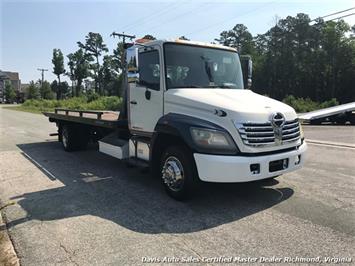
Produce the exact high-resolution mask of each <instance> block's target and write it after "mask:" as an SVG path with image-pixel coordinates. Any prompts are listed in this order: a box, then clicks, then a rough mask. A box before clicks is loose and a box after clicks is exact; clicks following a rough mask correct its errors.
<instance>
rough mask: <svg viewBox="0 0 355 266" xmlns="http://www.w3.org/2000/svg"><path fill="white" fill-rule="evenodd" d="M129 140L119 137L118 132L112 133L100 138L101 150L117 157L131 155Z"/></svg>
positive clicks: (122, 157)
mask: <svg viewBox="0 0 355 266" xmlns="http://www.w3.org/2000/svg"><path fill="white" fill-rule="evenodd" d="M128 147H129V146H128V140H124V139H119V138H117V133H113V134H110V135H108V136H106V137H104V138H102V139H101V140H99V151H100V152H102V153H105V154H107V155H110V156H112V157H115V158H117V159H121V160H122V159H127V158H128V157H129V148H128Z"/></svg>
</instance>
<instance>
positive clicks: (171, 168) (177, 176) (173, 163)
mask: <svg viewBox="0 0 355 266" xmlns="http://www.w3.org/2000/svg"><path fill="white" fill-rule="evenodd" d="M162 178H163V181H164V183H165V185H166V186H167V187H168V188H169V189H170V190H172V191H180V190H181V189H182V187H183V185H184V181H185V177H184V168H183V167H182V164H181V162H180V161H179V159H178V158H176V157H174V156H170V157H168V158H167V159H166V160H165V163H164V166H163V169H162Z"/></svg>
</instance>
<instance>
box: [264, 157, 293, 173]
mask: <svg viewBox="0 0 355 266" xmlns="http://www.w3.org/2000/svg"><path fill="white" fill-rule="evenodd" d="M287 167H288V159H281V160H277V161H272V162H270V163H269V172H270V173H272V172H276V171H281V170H285V169H287Z"/></svg>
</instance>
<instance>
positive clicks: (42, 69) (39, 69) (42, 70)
mask: <svg viewBox="0 0 355 266" xmlns="http://www.w3.org/2000/svg"><path fill="white" fill-rule="evenodd" d="M37 70H38V71H41V72H42V73H41V74H42V83H41V87H42V88H43V81H44V71H48V69H44V68H37Z"/></svg>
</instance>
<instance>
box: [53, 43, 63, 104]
mask: <svg viewBox="0 0 355 266" xmlns="http://www.w3.org/2000/svg"><path fill="white" fill-rule="evenodd" d="M52 63H53V73H54V74H55V75H56V76H57V78H58V84H61V82H60V75H62V74H64V73H65V68H64V57H63V53H62V51H61V50H60V49H53V58H52ZM56 94H57V100H60V99H61V98H62V91H61V90H58V91H56Z"/></svg>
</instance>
